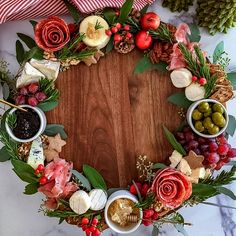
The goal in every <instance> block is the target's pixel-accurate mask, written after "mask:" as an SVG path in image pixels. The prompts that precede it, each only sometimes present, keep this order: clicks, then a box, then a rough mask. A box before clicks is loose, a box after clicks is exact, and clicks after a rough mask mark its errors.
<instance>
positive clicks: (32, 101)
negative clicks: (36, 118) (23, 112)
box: [28, 97, 39, 107]
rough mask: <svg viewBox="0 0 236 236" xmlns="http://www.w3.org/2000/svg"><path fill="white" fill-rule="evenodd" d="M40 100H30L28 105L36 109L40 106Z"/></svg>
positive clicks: (31, 98)
mask: <svg viewBox="0 0 236 236" xmlns="http://www.w3.org/2000/svg"><path fill="white" fill-rule="evenodd" d="M38 103H39V102H38V100H37V99H36V98H35V97H29V98H28V104H29V105H30V106H32V107H36V106H37V105H38Z"/></svg>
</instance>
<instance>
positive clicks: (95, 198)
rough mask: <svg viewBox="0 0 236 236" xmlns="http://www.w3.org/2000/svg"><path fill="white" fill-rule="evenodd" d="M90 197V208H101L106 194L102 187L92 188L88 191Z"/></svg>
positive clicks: (105, 199) (95, 209)
mask: <svg viewBox="0 0 236 236" xmlns="http://www.w3.org/2000/svg"><path fill="white" fill-rule="evenodd" d="M89 197H90V199H91V206H90V209H91V210H93V211H99V210H102V209H103V208H104V207H105V205H106V203H107V194H106V193H105V192H104V191H103V190H102V189H93V190H92V191H90V193H89Z"/></svg>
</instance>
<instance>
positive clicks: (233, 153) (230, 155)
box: [227, 148, 236, 158]
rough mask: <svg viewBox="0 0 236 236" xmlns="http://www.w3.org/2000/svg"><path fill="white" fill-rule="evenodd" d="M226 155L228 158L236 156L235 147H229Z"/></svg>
mask: <svg viewBox="0 0 236 236" xmlns="http://www.w3.org/2000/svg"><path fill="white" fill-rule="evenodd" d="M227 155H228V157H230V158H234V157H236V148H231V149H229V151H228V153H227Z"/></svg>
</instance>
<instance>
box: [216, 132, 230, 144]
mask: <svg viewBox="0 0 236 236" xmlns="http://www.w3.org/2000/svg"><path fill="white" fill-rule="evenodd" d="M217 142H218V143H219V144H225V143H228V141H227V139H226V138H225V136H224V135H223V134H221V135H220V136H218V137H217Z"/></svg>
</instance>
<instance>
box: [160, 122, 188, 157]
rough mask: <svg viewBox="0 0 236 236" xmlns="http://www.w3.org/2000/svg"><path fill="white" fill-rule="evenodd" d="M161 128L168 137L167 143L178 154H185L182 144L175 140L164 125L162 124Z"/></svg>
mask: <svg viewBox="0 0 236 236" xmlns="http://www.w3.org/2000/svg"><path fill="white" fill-rule="evenodd" d="M163 128H164V133H165V136H166V138H167V139H168V141H169V143H170V144H171V145H172V147H173V148H174V149H175V150H176V151H177V152H179V153H180V154H182V155H186V151H185V150H184V148H183V147H182V145H181V144H180V143H179V142H178V141H177V140H176V138H175V136H174V135H173V134H172V133H171V132H170V131H169V130H168V129H167V128H166V127H165V126H163Z"/></svg>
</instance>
